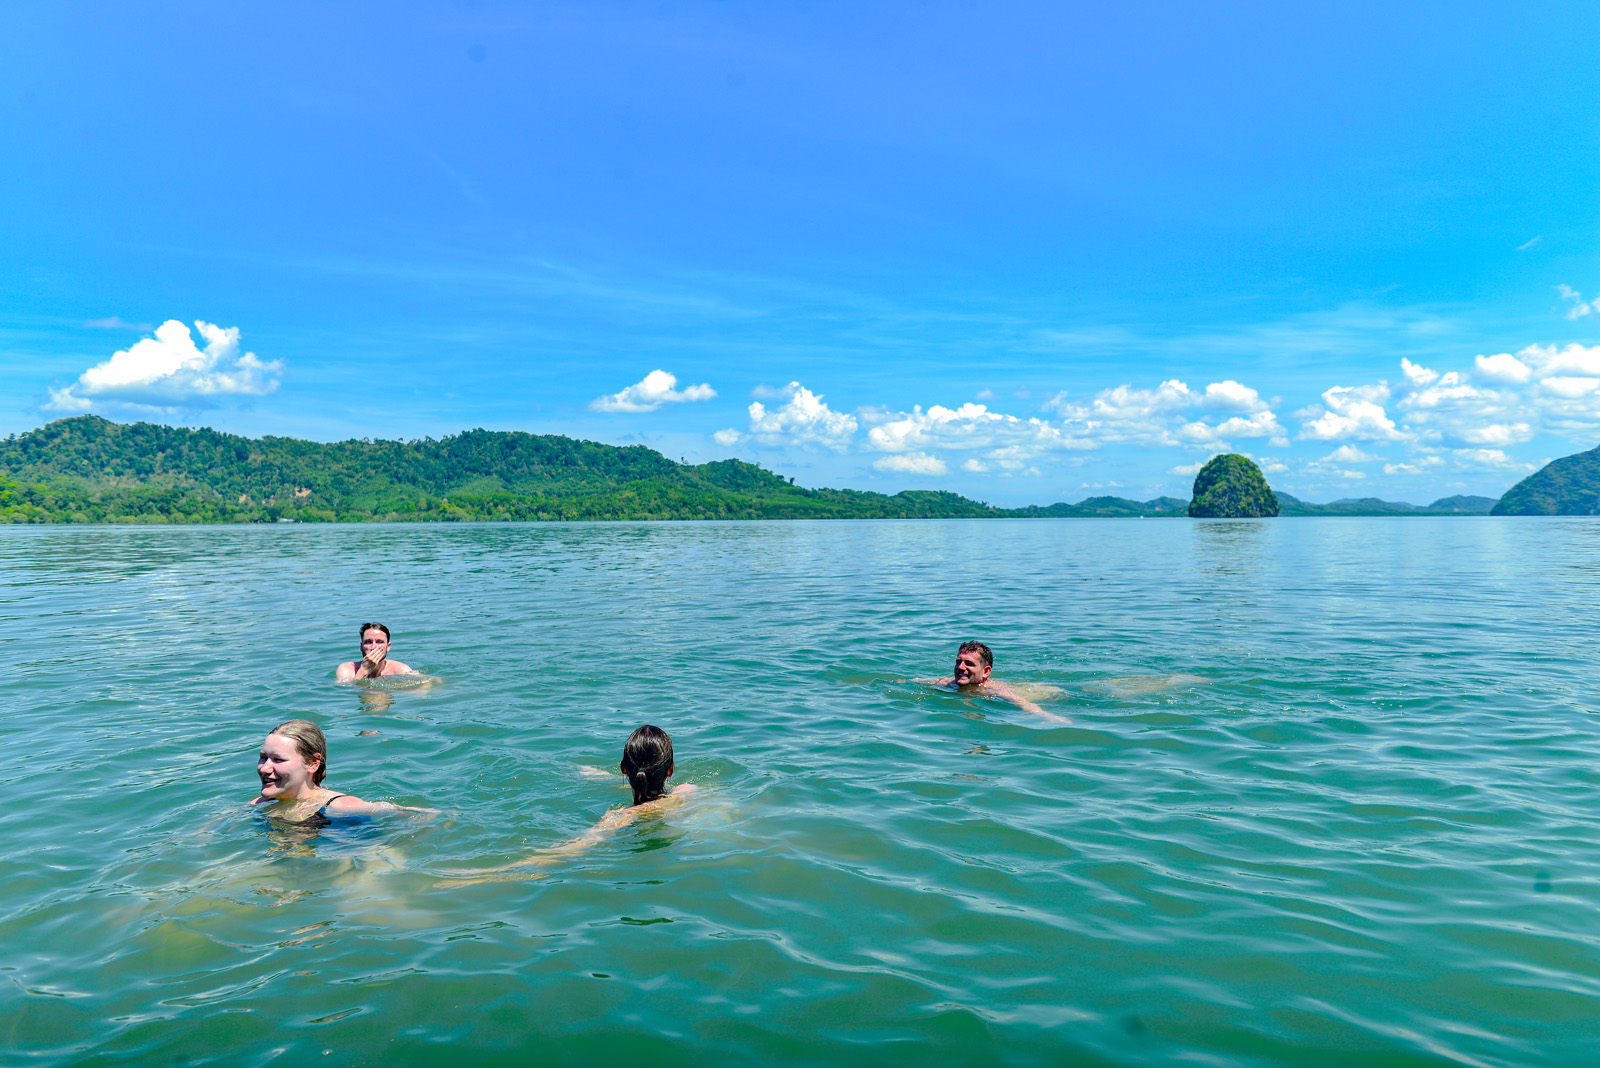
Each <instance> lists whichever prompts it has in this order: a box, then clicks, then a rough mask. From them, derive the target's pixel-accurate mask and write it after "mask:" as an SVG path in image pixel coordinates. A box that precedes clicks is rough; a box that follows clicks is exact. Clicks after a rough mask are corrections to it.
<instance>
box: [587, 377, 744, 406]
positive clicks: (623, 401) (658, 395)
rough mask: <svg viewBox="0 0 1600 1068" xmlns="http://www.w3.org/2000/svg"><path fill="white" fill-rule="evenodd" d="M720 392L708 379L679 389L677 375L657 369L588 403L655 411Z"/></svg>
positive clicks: (706, 397)
mask: <svg viewBox="0 0 1600 1068" xmlns="http://www.w3.org/2000/svg"><path fill="white" fill-rule="evenodd" d="M716 395H717V391H716V390H714V389H712V388H711V386H710V385H709V384H707V383H705V382H702V383H700V384H699V385H698V386H689V387H687V388H685V389H683V390H681V391H680V390H679V389H678V378H677V376H676V375H672V374H668V373H667V372H666V371H662V370H655V371H651V372H650V373H649V374H647V375H645V376H644V378H642V379H641V380H639V381H638V382H635V383H634V384H633V385H631V386H629V387H628V388H627V389H624V390H622V391H621V392H619V393H612V394H610V395H608V396H605V397H596V398H595V399H594V400H592V401H590V402H589V410H590V411H592V412H653V411H655V410H656V409H657V408H659V407H661V406H662V405H663V404H681V403H683V402H684V401H703V400H710V399H711V398H712V397H715V396H716Z"/></svg>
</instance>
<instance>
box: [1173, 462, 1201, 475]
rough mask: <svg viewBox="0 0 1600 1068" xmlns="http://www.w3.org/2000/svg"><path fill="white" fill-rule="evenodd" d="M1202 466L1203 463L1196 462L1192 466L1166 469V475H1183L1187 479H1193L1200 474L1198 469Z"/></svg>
mask: <svg viewBox="0 0 1600 1068" xmlns="http://www.w3.org/2000/svg"><path fill="white" fill-rule="evenodd" d="M1204 466H1205V462H1204V461H1201V460H1196V461H1195V462H1194V463H1192V464H1179V465H1178V466H1177V467H1169V468H1167V474H1169V475H1183V476H1185V477H1188V478H1193V477H1194V476H1195V475H1198V474H1199V473H1200V469H1201V468H1202V467H1204Z"/></svg>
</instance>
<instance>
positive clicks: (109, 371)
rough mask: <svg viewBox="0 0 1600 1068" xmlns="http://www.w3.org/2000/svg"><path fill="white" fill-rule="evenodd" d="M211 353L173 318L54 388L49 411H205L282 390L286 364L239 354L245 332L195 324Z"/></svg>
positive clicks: (251, 353)
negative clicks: (225, 400)
mask: <svg viewBox="0 0 1600 1068" xmlns="http://www.w3.org/2000/svg"><path fill="white" fill-rule="evenodd" d="M194 325H195V329H196V330H197V331H199V333H200V336H201V337H202V338H203V339H204V340H205V343H206V345H205V348H203V349H202V348H199V347H198V346H196V345H195V341H194V336H193V335H192V334H191V333H190V331H189V328H188V327H187V326H185V325H184V324H183V323H181V322H179V321H178V320H176V319H168V320H167V321H166V322H164V323H162V324H161V325H160V326H158V327H157V328H156V330H155V335H154V336H153V337H147V338H141V339H140V340H138V341H136V342H134V343H133V344H132V345H130V346H129V347H128V348H126V349H122V350H120V351H118V352H116V353H115V354H113V355H112V357H111V358H110V359H109V360H106V361H105V362H104V363H100V364H96V365H95V366H93V367H91V368H89V369H88V370H87V371H85V372H83V374H82V375H80V376H79V377H78V380H77V381H76V382H74V383H72V384H71V385H69V386H65V387H62V388H60V389H55V388H51V389H50V391H49V393H50V399H49V400H48V401H46V402H45V403H44V405H42V407H43V408H45V410H47V411H58V412H80V413H81V412H90V411H94V410H96V408H97V407H102V406H105V405H125V406H128V407H132V408H140V409H154V410H158V411H172V410H176V409H182V408H193V407H201V406H205V405H206V404H207V402H209V401H211V400H212V399H213V398H216V397H223V396H251V397H261V396H266V395H267V394H269V393H272V392H273V391H274V390H276V389H277V388H278V383H279V380H278V378H277V375H279V374H280V373H282V371H283V361H281V360H261V359H259V358H257V356H256V354H255V353H253V352H245V353H241V352H240V351H239V328H238V327H236V326H234V327H221V326H215V325H213V324H211V323H208V322H205V321H204V320H196V321H195V324H194Z"/></svg>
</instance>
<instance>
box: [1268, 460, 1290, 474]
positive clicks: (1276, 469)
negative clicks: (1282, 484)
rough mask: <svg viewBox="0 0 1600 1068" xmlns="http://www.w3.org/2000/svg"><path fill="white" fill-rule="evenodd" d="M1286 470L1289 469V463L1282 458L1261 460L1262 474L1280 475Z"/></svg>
mask: <svg viewBox="0 0 1600 1068" xmlns="http://www.w3.org/2000/svg"><path fill="white" fill-rule="evenodd" d="M1287 470H1289V465H1288V464H1286V463H1284V462H1283V461H1282V460H1263V461H1262V462H1261V473H1262V474H1264V475H1281V474H1283V473H1284V472H1285V471H1287Z"/></svg>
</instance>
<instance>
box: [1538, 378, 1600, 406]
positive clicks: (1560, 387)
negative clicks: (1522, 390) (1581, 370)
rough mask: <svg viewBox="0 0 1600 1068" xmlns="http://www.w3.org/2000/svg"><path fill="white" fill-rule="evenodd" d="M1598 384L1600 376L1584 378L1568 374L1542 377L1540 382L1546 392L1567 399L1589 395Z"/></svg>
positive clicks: (1599, 383)
mask: <svg viewBox="0 0 1600 1068" xmlns="http://www.w3.org/2000/svg"><path fill="white" fill-rule="evenodd" d="M1597 385H1600V378H1582V377H1572V376H1566V375H1560V376H1557V377H1555V378H1546V379H1542V380H1541V381H1540V382H1539V388H1540V389H1542V390H1544V391H1545V392H1546V393H1552V394H1554V395H1555V396H1557V397H1565V398H1566V399H1567V400H1576V399H1577V398H1579V397H1585V396H1588V395H1589V394H1591V393H1593V392H1594V390H1595V386H1597Z"/></svg>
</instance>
